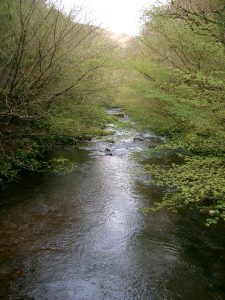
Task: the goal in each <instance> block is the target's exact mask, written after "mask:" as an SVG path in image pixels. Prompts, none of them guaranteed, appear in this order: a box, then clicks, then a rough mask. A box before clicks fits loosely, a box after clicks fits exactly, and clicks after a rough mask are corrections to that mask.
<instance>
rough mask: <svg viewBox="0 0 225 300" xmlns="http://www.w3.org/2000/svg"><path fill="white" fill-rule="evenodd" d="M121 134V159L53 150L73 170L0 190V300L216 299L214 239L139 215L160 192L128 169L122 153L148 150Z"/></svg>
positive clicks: (188, 224)
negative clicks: (0, 203)
mask: <svg viewBox="0 0 225 300" xmlns="http://www.w3.org/2000/svg"><path fill="white" fill-rule="evenodd" d="M118 136H120V138H119V139H122V138H123V135H122V133H121V131H120V134H119V135H118ZM125 136H126V139H125V140H126V142H128V145H129V147H128V150H126V151H125V153H124V155H114V156H108V155H100V156H98V155H94V156H89V151H88V150H85V149H80V150H79V149H70V150H67V151H60V150H58V153H56V154H57V155H59V154H60V153H61V154H63V155H64V156H65V157H69V158H70V159H72V160H74V161H75V162H77V163H78V166H77V168H76V169H75V170H74V171H73V172H72V173H69V174H66V175H65V174H64V175H62V174H61V175H60V174H58V175H50V174H45V175H44V176H34V177H30V178H25V179H24V181H22V182H21V183H20V185H16V184H15V185H14V189H13V190H12V189H11V190H6V191H5V192H4V193H2V198H5V200H6V203H8V204H9V205H7V206H5V207H3V209H2V210H1V212H0V236H1V241H0V246H1V247H0V254H1V255H0V265H1V272H0V279H1V283H0V295H1V297H0V298H1V299H38V300H39V299H60V300H61V299H84V300H86V299H87V300H89V299H90V300H93V299H146V300H149V299H153V300H155V299H156V300H157V299H173V300H176V299H184V300H185V299H186V300H190V299H193V300H201V299H204V300H207V299H208V300H211V299H212V300H213V299H224V298H223V296H224V295H225V283H224V282H225V281H224V282H223V277H224V276H225V273H224V268H223V267H224V265H225V263H224V258H223V257H224V256H223V255H224V252H225V251H224V244H223V241H222V240H221V238H220V237H221V233H220V232H219V231H218V232H216V233H215V234H214V233H213V231H210V230H207V229H204V228H203V227H202V225H201V224H200V223H199V221H198V220H196V219H195V217H194V216H193V215H191V214H189V215H187V214H186V213H185V214H186V215H185V214H184V215H171V214H169V213H165V212H160V213H157V214H152V215H150V216H145V215H143V214H142V209H143V208H144V207H145V206H149V205H151V202H152V201H154V200H155V199H157V198H158V197H160V194H159V193H158V192H157V190H155V189H154V188H152V187H149V186H146V185H145V184H144V183H143V182H142V181H141V180H139V179H140V178H138V177H139V176H138V174H136V172H134V170H135V169H136V167H140V165H139V163H138V162H137V161H135V160H134V159H133V157H132V155H130V154H131V153H130V152H132V151H134V150H135V149H139V148H140V147H142V148H147V147H148V145H145V144H143V143H141V142H137V143H138V144H136V145H133V144H134V141H133V136H132V135H131V137H130V141H129V139H128V137H127V131H126V134H125ZM119 139H118V143H117V144H116V143H115V145H114V146H113V147H114V149H115V153H116V147H120V146H121V143H120V140H119ZM127 139H128V140H127ZM122 145H123V146H124V144H122ZM130 145H132V147H131V146H130ZM92 147H93V145H92ZM104 147H105V141H103V148H104ZM129 149H132V151H129ZM117 153H118V152H117ZM10 203H11V204H10ZM219 257H222V258H220V260H219V262H218V259H219Z"/></svg>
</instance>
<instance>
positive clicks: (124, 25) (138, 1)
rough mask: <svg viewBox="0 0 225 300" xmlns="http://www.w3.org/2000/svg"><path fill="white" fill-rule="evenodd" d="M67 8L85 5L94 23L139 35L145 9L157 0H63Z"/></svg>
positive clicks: (114, 30) (115, 30) (111, 29)
mask: <svg viewBox="0 0 225 300" xmlns="http://www.w3.org/2000/svg"><path fill="white" fill-rule="evenodd" d="M61 1H62V3H63V6H64V8H65V9H66V10H69V9H70V8H71V7H73V6H74V4H78V5H80V6H82V7H84V9H85V11H86V12H87V14H88V15H91V17H90V19H91V20H92V22H91V23H92V24H94V25H97V26H101V27H103V28H106V29H107V30H110V31H113V32H121V33H126V34H129V35H137V34H138V31H139V29H140V18H141V16H142V12H143V9H144V8H146V7H149V6H151V5H152V4H154V3H155V2H156V0H61Z"/></svg>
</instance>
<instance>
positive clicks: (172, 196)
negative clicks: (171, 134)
mask: <svg viewBox="0 0 225 300" xmlns="http://www.w3.org/2000/svg"><path fill="white" fill-rule="evenodd" d="M224 162H225V161H224V158H223V159H221V158H218V157H210V156H208V157H201V156H193V157H186V158H185V160H184V163H183V164H172V166H171V167H168V168H163V167H162V166H161V167H160V166H153V165H148V166H147V170H148V172H149V173H150V174H151V175H152V176H153V177H154V179H155V182H156V185H158V186H161V187H164V188H165V187H167V189H166V192H165V197H164V198H163V200H162V202H161V203H156V205H155V209H161V208H169V209H172V210H174V209H175V208H179V207H182V206H183V205H189V206H195V207H198V208H200V209H201V210H203V211H206V212H208V213H209V215H210V218H209V222H210V223H212V222H214V223H215V222H216V221H218V220H219V219H222V220H225V167H224V166H225V164H224Z"/></svg>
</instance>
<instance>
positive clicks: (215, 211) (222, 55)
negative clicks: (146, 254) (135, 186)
mask: <svg viewBox="0 0 225 300" xmlns="http://www.w3.org/2000/svg"><path fill="white" fill-rule="evenodd" d="M222 2H223V1H216V2H215V1H212V0H208V1H207V2H206V1H196V2H195V1H189V0H182V1H170V2H169V3H168V4H167V5H164V6H160V7H156V8H152V9H150V10H148V11H146V14H145V25H144V27H143V31H142V34H141V37H140V38H139V40H138V43H141V45H142V47H141V50H140V51H139V53H138V55H136V56H135V57H132V59H130V60H128V63H127V65H129V66H130V70H133V73H132V74H133V77H132V78H131V79H132V80H131V84H130V87H129V88H127V89H121V91H122V95H121V97H120V99H119V100H118V101H119V103H122V104H123V105H124V107H125V108H126V109H127V110H128V111H129V113H130V114H131V116H133V117H134V118H135V119H136V120H137V121H138V122H139V124H140V125H141V126H142V127H144V128H149V129H152V130H154V131H155V132H156V133H158V134H161V135H164V136H166V143H165V144H164V145H162V146H161V147H160V151H163V149H169V150H173V151H176V149H179V151H180V150H181V149H183V150H182V153H183V155H184V163H183V164H174V165H172V166H171V165H167V166H161V167H160V166H156V165H154V164H152V165H151V166H149V167H148V170H149V172H150V174H152V175H153V176H154V179H155V183H156V184H158V185H160V186H164V187H166V189H165V197H164V198H163V199H162V201H161V202H160V203H156V206H155V207H156V208H157V209H160V208H169V209H172V210H177V209H178V208H180V207H182V206H184V205H188V206H195V207H198V208H199V210H201V211H203V212H205V213H206V215H209V218H208V223H207V224H208V225H211V224H215V223H216V222H218V221H219V220H224V216H225V215H224V213H225V212H224V207H225V195H224V186H225V172H224V171H225V169H224V161H225V158H224V154H225V134H224V132H225V118H224V111H225V105H224V93H225V39H224V21H225V14H224V3H222ZM164 151H165V150H164ZM185 153H186V154H185Z"/></svg>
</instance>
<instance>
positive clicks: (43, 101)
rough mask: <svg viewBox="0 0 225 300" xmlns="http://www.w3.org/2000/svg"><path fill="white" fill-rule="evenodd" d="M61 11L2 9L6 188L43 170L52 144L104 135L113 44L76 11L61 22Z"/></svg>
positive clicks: (12, 4)
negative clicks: (28, 173)
mask: <svg viewBox="0 0 225 300" xmlns="http://www.w3.org/2000/svg"><path fill="white" fill-rule="evenodd" d="M58 6H59V3H57V1H49V2H48V1H42V0H41V1H31V0H13V1H8V0H3V1H1V3H0V21H1V27H0V124H1V125H0V165H1V173H0V178H2V179H4V180H5V179H12V178H14V177H15V176H16V173H17V172H18V171H19V170H21V169H22V170H29V171H39V170H40V169H43V168H45V167H46V165H47V163H46V162H44V161H43V158H44V153H45V152H47V151H50V150H51V149H52V148H53V147H54V146H55V145H56V144H59V143H62V144H64V143H73V142H74V141H76V139H77V138H80V137H89V136H91V135H95V134H98V133H99V134H103V133H104V125H105V124H106V120H107V118H106V116H105V113H104V112H103V109H102V108H100V105H101V104H102V103H103V102H104V104H105V102H106V101H105V98H106V95H107V93H108V94H109V91H108V89H109V88H110V84H111V82H110V79H109V78H111V77H110V76H109V75H110V71H109V69H110V68H111V65H112V63H107V60H108V58H109V57H110V55H111V54H110V53H111V46H112V45H111V42H110V40H109V38H108V37H107V36H106V35H105V34H104V33H103V32H102V31H101V30H100V28H98V27H95V26H92V25H89V24H81V23H79V22H78V21H77V19H79V13H80V8H75V10H74V11H71V12H70V13H69V14H63V12H62V11H60V10H59V8H58ZM74 16H75V17H74ZM76 18H77V19H76ZM111 60H112V61H113V58H112V59H111ZM104 66H106V68H105V69H104ZM106 74H107V76H106ZM111 81H113V80H111ZM93 98H94V99H95V100H93Z"/></svg>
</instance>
